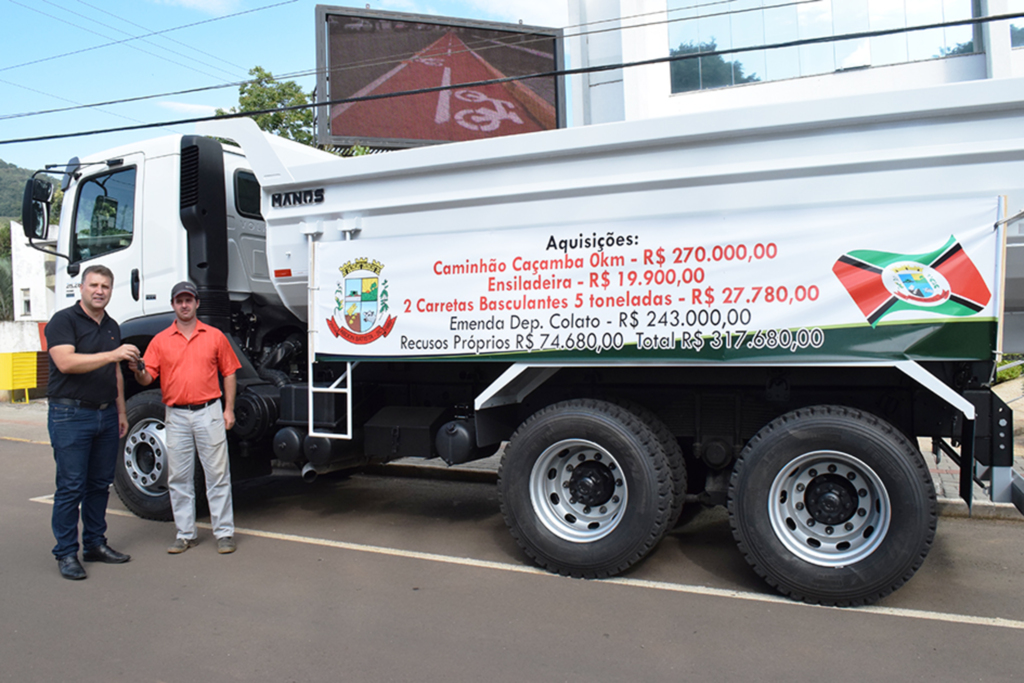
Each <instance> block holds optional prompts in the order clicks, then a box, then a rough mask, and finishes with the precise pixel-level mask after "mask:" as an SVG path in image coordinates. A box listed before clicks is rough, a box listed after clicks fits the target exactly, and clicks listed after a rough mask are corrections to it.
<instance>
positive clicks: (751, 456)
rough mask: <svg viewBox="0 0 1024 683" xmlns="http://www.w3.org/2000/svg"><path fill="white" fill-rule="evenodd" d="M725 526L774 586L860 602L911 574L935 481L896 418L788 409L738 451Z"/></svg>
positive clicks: (930, 530)
mask: <svg viewBox="0 0 1024 683" xmlns="http://www.w3.org/2000/svg"><path fill="white" fill-rule="evenodd" d="M729 518H730V522H731V524H732V529H733V535H734V536H735V538H736V540H737V542H738V543H739V547H740V550H741V551H742V552H743V554H744V556H745V557H746V559H747V561H748V562H749V563H750V565H751V566H752V567H753V569H754V571H755V572H756V573H757V574H758V575H760V576H761V577H762V578H764V579H765V580H766V581H767V582H768V583H769V584H770V585H772V586H773V587H775V588H776V589H777V590H779V591H780V592H781V593H783V594H785V595H788V596H790V597H792V598H794V599H797V600H803V601H805V602H809V603H820V604H824V605H839V606H849V605H864V604H869V603H872V602H875V601H876V600H878V599H880V598H882V597H884V596H886V595H888V594H889V593H891V592H892V591H894V590H895V589H897V588H899V587H900V586H901V585H903V584H904V583H905V582H906V581H907V580H909V579H910V577H911V576H913V574H914V572H916V571H917V569H918V568H919V567H920V566H921V563H922V562H924V558H925V556H926V555H927V554H928V550H929V549H930V548H931V545H932V541H933V539H934V537H935V526H936V521H937V512H936V499H935V490H934V487H933V485H932V481H931V476H930V474H929V472H928V468H927V467H926V465H925V462H924V459H923V458H922V457H921V454H920V452H919V451H918V450H917V448H915V447H914V445H913V444H911V442H910V441H909V440H907V438H906V437H905V436H904V435H903V434H902V433H901V432H899V430H897V429H896V428H895V427H893V426H892V425H890V424H888V423H887V422H885V421H883V420H881V419H880V418H878V417H875V416H874V415H870V414H868V413H863V412H861V411H858V410H854V409H851V408H845V407H842V406H814V407H810V408H802V409H799V410H795V411H793V412H790V413H787V414H785V415H783V416H781V417H779V418H777V419H776V420H774V421H772V422H771V423H770V424H768V425H767V426H766V427H764V428H763V429H761V431H760V432H758V433H757V434H756V435H755V436H754V437H753V438H752V439H751V440H750V442H749V443H748V444H747V446H746V448H744V450H743V452H742V453H741V454H740V456H739V459H738V460H737V462H736V465H735V468H734V470H733V475H732V479H731V482H730V487H729Z"/></svg>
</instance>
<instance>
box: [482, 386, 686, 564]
mask: <svg viewBox="0 0 1024 683" xmlns="http://www.w3.org/2000/svg"><path fill="white" fill-rule="evenodd" d="M498 491H499V496H500V499H501V510H502V514H503V515H504V517H505V523H506V524H507V525H508V527H509V530H510V531H511V533H512V536H513V537H514V538H515V539H516V542H517V543H518V544H519V546H520V548H522V549H523V551H524V552H525V553H526V554H527V555H528V556H529V557H530V558H531V559H532V560H534V561H535V562H536V563H537V564H538V565H540V566H541V567H544V568H545V569H547V570H549V571H553V572H557V573H559V574H564V575H566V576H574V577H577V578H602V577H606V576H613V575H615V574H618V573H620V572H622V571H624V570H626V569H628V568H629V567H630V566H632V565H634V564H635V563H637V562H639V561H640V560H641V559H643V558H644V557H645V556H646V555H647V554H648V553H649V552H650V551H651V550H652V549H653V548H654V546H655V545H656V544H657V543H658V541H659V540H661V538H662V536H664V534H665V532H666V530H667V529H668V527H669V525H670V523H671V521H672V517H673V514H674V511H673V508H674V505H673V502H674V496H673V477H672V471H671V468H670V465H669V463H668V459H667V457H666V454H665V452H664V448H663V447H662V445H661V443H660V441H659V439H658V436H657V435H656V434H655V433H654V431H652V429H651V428H650V427H648V426H647V425H646V424H645V423H644V422H643V420H641V419H640V418H639V417H638V416H637V415H635V414H634V413H631V412H630V411H628V410H626V409H624V408H622V407H620V406H617V405H615V404H612V403H607V402H605V401H597V400H573V401H564V402H562V403H556V404H554V405H551V406H548V407H547V408H544V409H543V410H541V411H539V412H537V413H535V414H534V415H533V416H532V417H530V418H528V419H527V420H526V421H525V422H523V424H522V425H520V427H519V428H518V429H517V430H516V432H515V434H513V435H512V438H511V439H510V440H509V443H508V445H507V446H506V448H505V453H504V455H503V457H502V462H501V469H500V471H499V473H498Z"/></svg>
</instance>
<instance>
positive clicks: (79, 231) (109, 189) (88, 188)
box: [57, 154, 143, 321]
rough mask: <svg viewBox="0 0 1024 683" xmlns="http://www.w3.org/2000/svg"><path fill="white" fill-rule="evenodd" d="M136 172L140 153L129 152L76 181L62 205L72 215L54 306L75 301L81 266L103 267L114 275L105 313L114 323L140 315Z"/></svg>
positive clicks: (140, 165) (139, 214)
mask: <svg viewBox="0 0 1024 683" xmlns="http://www.w3.org/2000/svg"><path fill="white" fill-rule="evenodd" d="M86 168H87V169H88V168H89V167H86ZM142 173H143V155H142V154H133V155H127V156H125V157H122V158H119V159H117V160H113V161H109V162H107V164H106V168H104V169H102V170H98V171H95V172H92V173H88V174H87V175H83V176H82V177H81V178H80V179H79V180H78V183H77V184H76V186H75V194H74V204H73V206H70V207H69V206H67V204H66V203H65V207H64V211H68V210H71V211H73V214H72V216H71V221H70V229H69V231H68V244H67V247H66V249H67V251H66V253H67V254H68V260H69V263H68V266H67V274H68V279H67V281H66V286H65V287H64V291H63V292H57V298H58V301H57V307H58V308H63V307H66V306H68V305H70V303H71V302H72V301H73V300H74V299H76V298H78V296H79V291H78V285H79V284H80V283H81V281H82V277H81V274H82V272H83V271H84V270H85V269H86V268H88V267H89V266H91V265H103V266H106V267H107V268H109V269H110V270H111V271H112V272H113V273H114V289H113V292H112V295H111V299H110V305H109V306H108V307H107V312H108V313H109V314H110V315H111V316H113V317H114V319H115V320H118V321H123V320H128V319H130V318H134V317H137V316H139V315H141V314H142V290H141V279H142V273H141V266H142V231H141V230H140V229H139V227H140V225H141V221H142V211H141V206H140V197H141V196H142V195H141V190H140V188H141V187H142Z"/></svg>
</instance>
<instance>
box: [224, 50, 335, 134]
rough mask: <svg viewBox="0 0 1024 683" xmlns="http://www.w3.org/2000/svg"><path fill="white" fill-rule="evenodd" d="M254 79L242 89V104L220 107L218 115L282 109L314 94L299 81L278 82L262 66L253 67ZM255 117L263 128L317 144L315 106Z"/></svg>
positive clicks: (239, 98) (240, 93) (269, 131)
mask: <svg viewBox="0 0 1024 683" xmlns="http://www.w3.org/2000/svg"><path fill="white" fill-rule="evenodd" d="M249 75H250V76H252V77H253V78H252V80H251V81H246V82H245V83H243V84H242V85H241V86H239V88H238V107H231V109H230V110H228V111H224V110H223V109H218V110H217V116H226V115H227V114H239V113H245V112H251V111H252V112H254V111H267V110H279V109H281V108H283V107H293V106H298V105H303V104H311V103H312V101H313V100H312V93H308V94H307V93H305V92H303V91H302V88H300V87H299V84H298V83H296V82H295V81H278V80H275V79H274V75H273V74H272V73H270V72H269V71H265V70H264V69H263V68H261V67H259V66H254V67H253V68H252V69H250V70H249ZM252 119H253V120H254V121H256V125H258V126H259V127H260V129H262V130H265V131H267V132H268V133H273V134H274V135H279V136H281V137H283V138H288V139H289V140H294V141H295V142H301V143H303V144H306V145H315V144H316V137H315V135H314V132H313V109H312V108H306V109H291V110H288V111H274V112H272V113H269V114H254V115H253V116H252Z"/></svg>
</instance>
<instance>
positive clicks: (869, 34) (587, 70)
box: [0, 12, 1024, 145]
mask: <svg viewBox="0 0 1024 683" xmlns="http://www.w3.org/2000/svg"><path fill="white" fill-rule="evenodd" d="M1022 17H1024V12H1018V13H1014V14H1000V15H994V16H989V17H978V18H972V19H962V20H959V21H951V22H941V23H936V24H925V25H921V26H914V27H909V28H908V27H904V28H896V29H883V30H878V31H863V32H858V33H848V34H843V35H839V36H823V37H819V38H805V39H802V40H792V41H786V42H782V43H773V44H769V45H758V46H748V47H740V48H730V49H727V50H713V51H707V52H695V53H687V54H681V55H669V56H667V57H656V58H652V59H645V60H639V61H635V62H620V63H617V64H605V65H601V66H590V67H580V68H575V69H560V70H555V71H549V72H540V73H533V74H527V75H523V76H509V77H506V78H494V79H488V80H483V81H473V82H469V83H460V84H456V85H447V86H437V87H430V88H419V89H416V90H404V91H399V92H394V93H382V94H380V95H364V96H361V97H349V98H343V99H339V100H331V101H327V102H315V103H312V104H299V105H292V106H288V107H279V108H275V109H263V110H258V111H248V112H235V113H228V114H225V115H222V116H202V117H195V118H189V119H177V120H174V121H163V122H158V123H147V124H142V125H138V126H123V127H119V128H104V129H98V130H91V131H80V132H76V133H62V134H57V135H43V136H37V137H29V138H17V139H9V140H0V145H7V144H14V143H22V142H40V141H44V140H60V139H66V138H73V137H83V136H88V135H98V134H101V133H120V132H126V131H133V130H145V129H149V128H160V127H164V126H174V125H182V124H189V123H199V122H202V121H213V120H215V119H218V118H242V117H248V116H258V115H260V114H275V113H281V112H287V111H298V110H301V109H312V108H316V107H329V106H334V105H337V104H346V103H355V102H369V101H374V100H384V99H393V98H396V97H406V96H409V95H421V94H427V93H434V92H443V91H446V90H454V89H461V88H470V87H480V86H485V85H493V84H500V83H510V82H514V81H522V80H528V79H533V78H551V77H558V76H577V75H583V74H591V73H601V72H606V71H617V70H619V69H628V68H635V67H640V66H651V65H654V64H664V63H671V62H681V61H686V60H689V59H699V58H702V57H723V56H727V55H735V54H742V53H745V52H753V51H758V50H777V49H783V48H789V47H801V46H805V45H817V44H821V43H829V42H837V41H844V40H861V39H864V38H878V37H881V36H887V35H895V34H899V33H910V32H914V31H927V30H931V29H936V28H952V27H954V26H965V25H977V24H985V23H989V22H994V21H1006V20H1009V19H1020V18H1022Z"/></svg>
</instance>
